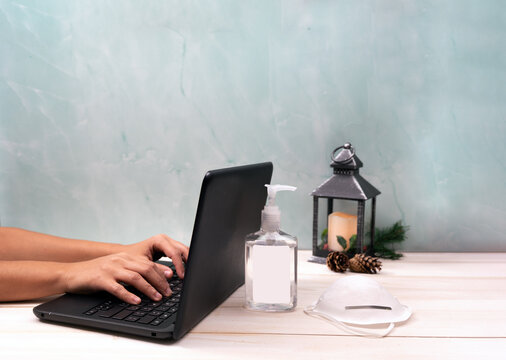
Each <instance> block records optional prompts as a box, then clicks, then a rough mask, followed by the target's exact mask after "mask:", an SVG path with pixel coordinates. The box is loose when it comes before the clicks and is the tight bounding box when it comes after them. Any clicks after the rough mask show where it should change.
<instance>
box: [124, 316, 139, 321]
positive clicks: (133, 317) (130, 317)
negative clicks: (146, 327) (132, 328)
mask: <svg viewBox="0 0 506 360" xmlns="http://www.w3.org/2000/svg"><path fill="white" fill-rule="evenodd" d="M125 320H126V321H131V322H134V321H137V320H139V318H138V317H137V316H129V317H127V318H126V319H125Z"/></svg>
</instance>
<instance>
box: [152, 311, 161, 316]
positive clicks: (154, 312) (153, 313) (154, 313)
mask: <svg viewBox="0 0 506 360" xmlns="http://www.w3.org/2000/svg"><path fill="white" fill-rule="evenodd" d="M162 314H163V313H162V312H161V311H158V310H155V311H151V312H150V313H149V315H151V316H160V315H162Z"/></svg>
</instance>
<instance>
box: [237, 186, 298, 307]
mask: <svg viewBox="0 0 506 360" xmlns="http://www.w3.org/2000/svg"><path fill="white" fill-rule="evenodd" d="M265 186H266V187H267V190H268V199H267V204H266V205H265V207H264V209H263V211H262V226H261V229H260V230H259V231H257V232H256V233H253V234H249V235H247V236H246V246H245V256H246V269H245V276H246V279H245V282H246V304H245V306H246V308H247V309H249V310H258V311H270V312H281V311H290V310H293V309H294V308H295V306H296V305H297V238H296V237H294V236H291V235H288V234H287V233H285V232H283V231H281V230H280V218H281V212H280V211H279V208H278V207H277V206H276V204H275V199H276V193H277V192H278V191H283V190H290V191H294V190H295V189H297V188H295V187H293V186H287V185H265Z"/></svg>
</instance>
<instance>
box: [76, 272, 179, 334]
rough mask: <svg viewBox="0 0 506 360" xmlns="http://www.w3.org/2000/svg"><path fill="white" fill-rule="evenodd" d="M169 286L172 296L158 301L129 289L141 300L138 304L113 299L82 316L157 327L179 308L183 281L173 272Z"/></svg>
mask: <svg viewBox="0 0 506 360" xmlns="http://www.w3.org/2000/svg"><path fill="white" fill-rule="evenodd" d="M169 284H170V288H171V290H172V295H171V296H169V297H163V298H162V300H160V301H153V300H151V299H150V298H148V297H147V296H146V295H144V294H141V293H138V292H137V291H132V290H131V289H129V291H132V292H134V293H135V294H136V295H138V296H139V297H140V298H141V303H140V304H138V305H131V304H128V303H126V302H122V301H121V300H119V299H116V298H115V299H110V300H107V301H104V302H103V303H101V304H100V305H97V306H94V307H93V308H91V309H89V310H87V311H85V312H84V315H88V316H93V317H97V316H98V317H100V318H111V319H115V320H122V321H126V322H130V323H138V324H150V325H155V326H158V325H160V324H161V323H162V322H164V321H165V320H167V319H169V318H171V317H172V315H175V314H176V313H177V310H178V307H179V300H180V299H181V291H182V288H183V280H181V279H179V278H178V277H177V275H176V273H175V272H174V277H173V278H172V279H171V280H170V281H169Z"/></svg>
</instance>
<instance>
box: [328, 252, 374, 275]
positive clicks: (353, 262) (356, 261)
mask: <svg viewBox="0 0 506 360" xmlns="http://www.w3.org/2000/svg"><path fill="white" fill-rule="evenodd" d="M327 263H328V258H327ZM350 270H351V271H353V272H359V273H366V274H376V273H377V272H378V271H380V270H381V261H379V260H378V258H376V257H372V256H367V255H364V254H356V255H355V256H354V257H353V258H351V259H350Z"/></svg>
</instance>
